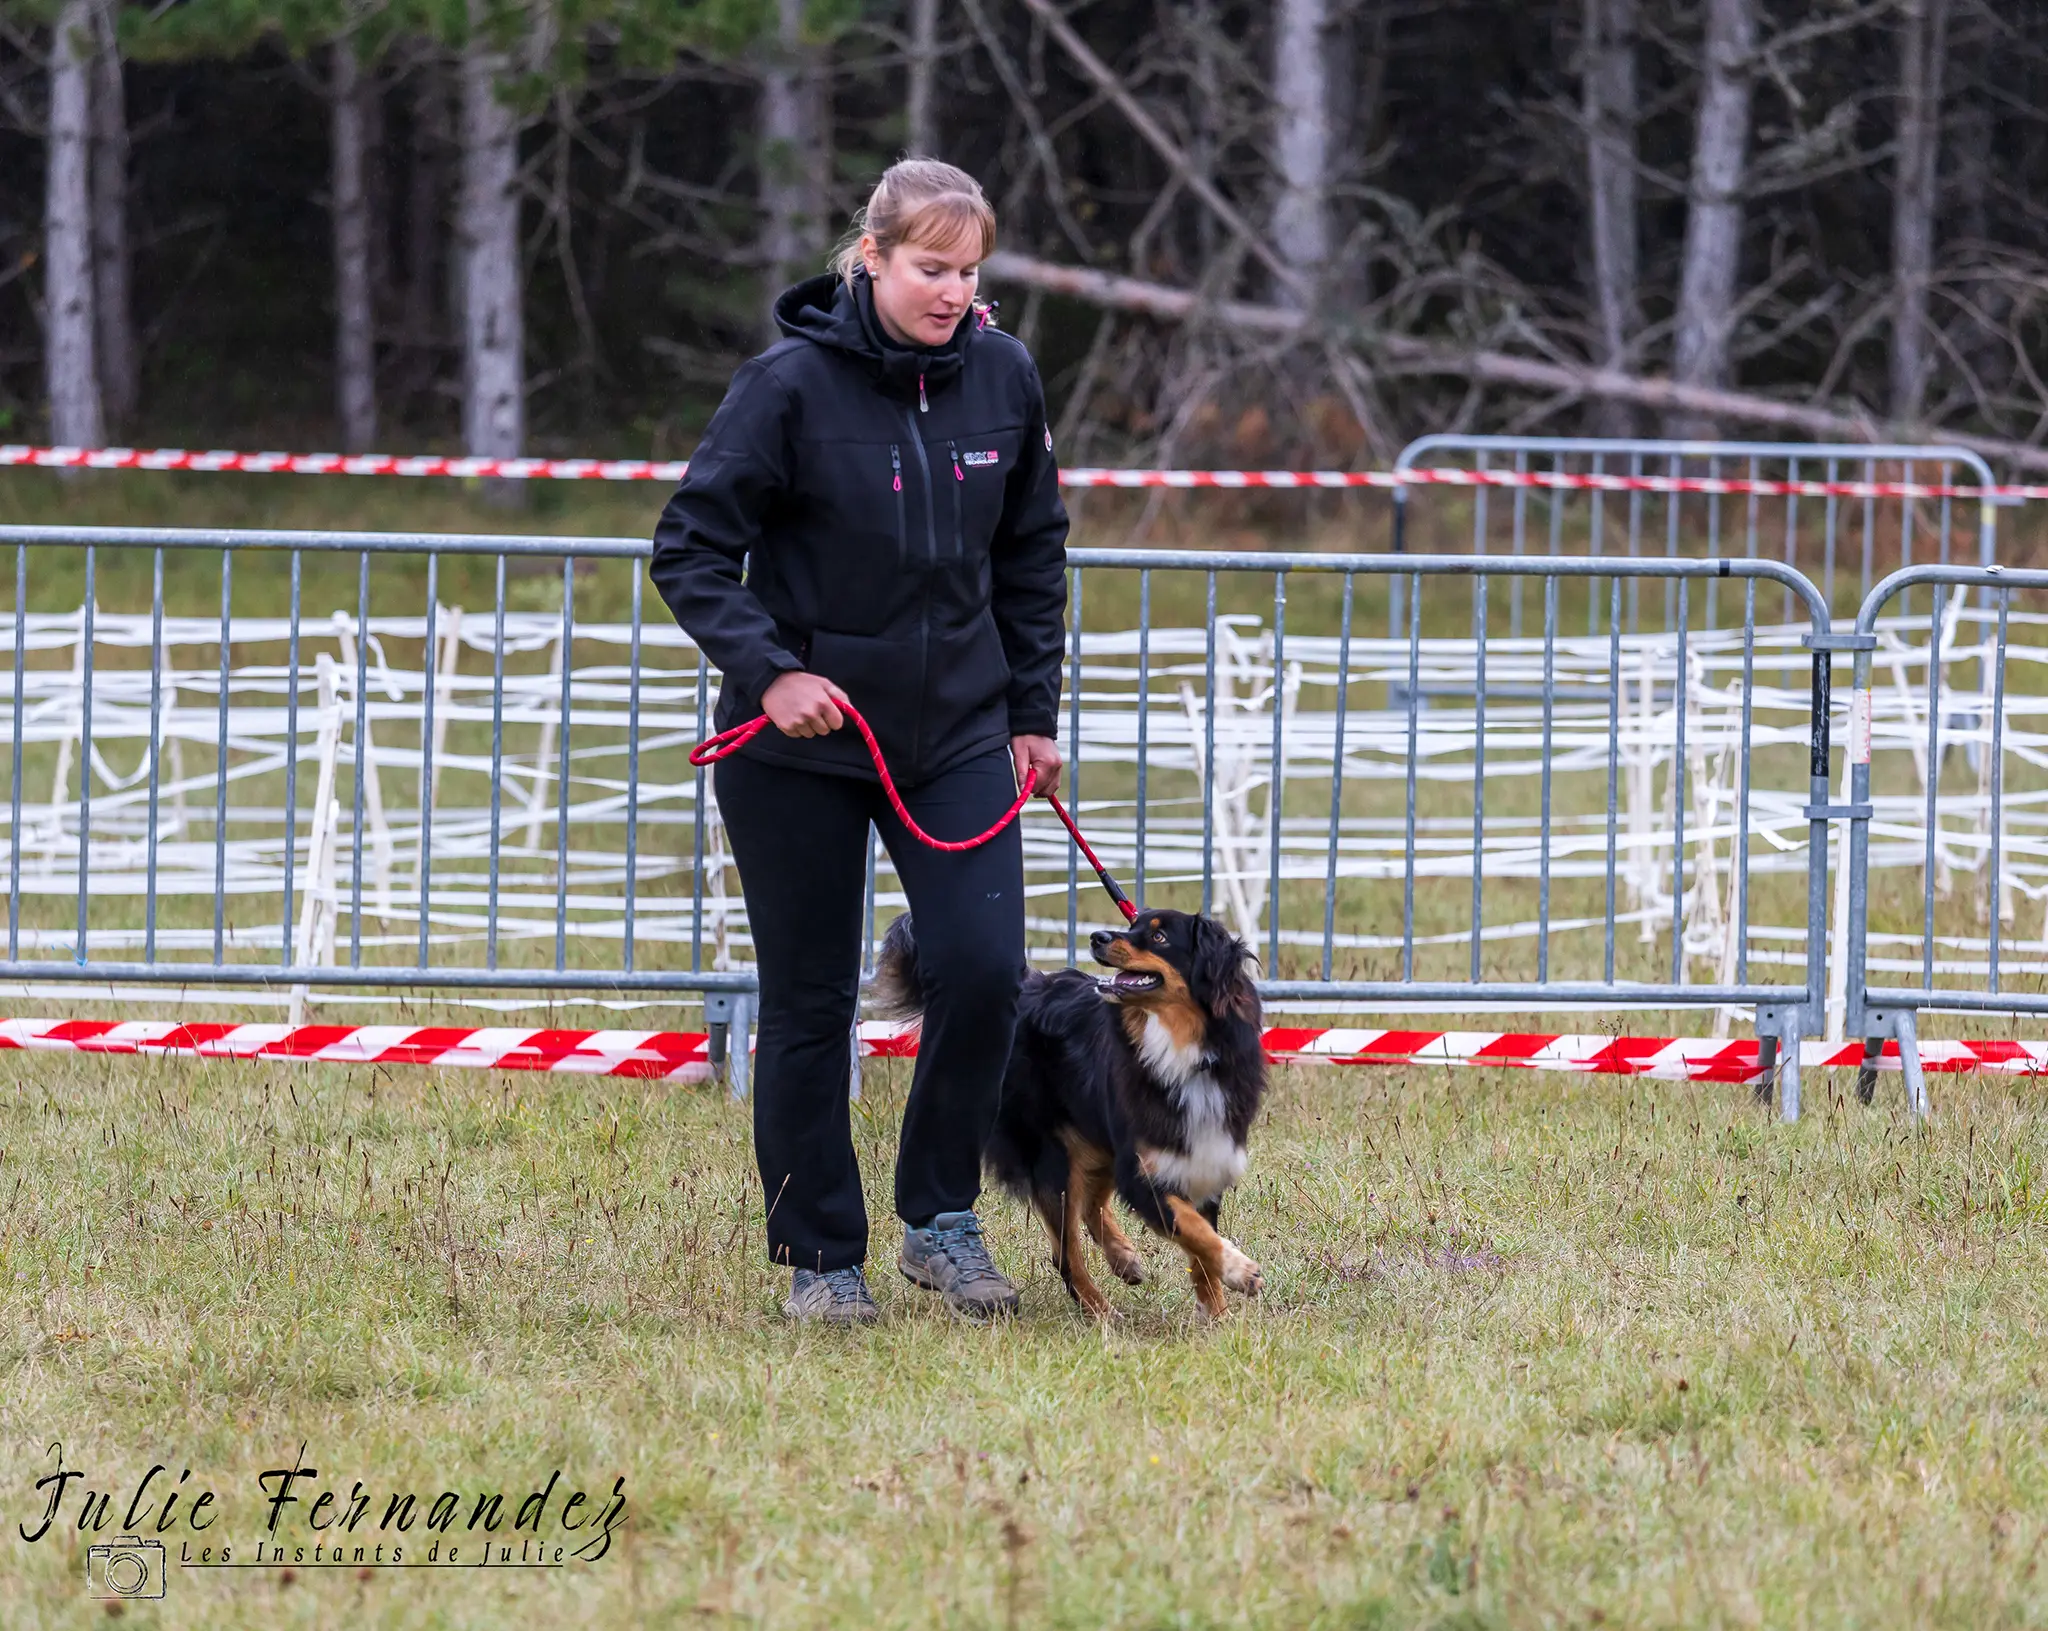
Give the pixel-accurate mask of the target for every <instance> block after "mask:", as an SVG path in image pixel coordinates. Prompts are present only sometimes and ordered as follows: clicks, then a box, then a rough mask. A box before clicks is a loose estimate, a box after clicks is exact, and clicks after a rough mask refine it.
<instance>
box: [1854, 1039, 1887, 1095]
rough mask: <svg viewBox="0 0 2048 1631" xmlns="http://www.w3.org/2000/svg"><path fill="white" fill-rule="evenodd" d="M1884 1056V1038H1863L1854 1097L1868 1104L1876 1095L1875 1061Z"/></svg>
mask: <svg viewBox="0 0 2048 1631" xmlns="http://www.w3.org/2000/svg"><path fill="white" fill-rule="evenodd" d="M1883 1057H1884V1038H1883V1037H1881V1036H1867V1037H1865V1038H1864V1039H1863V1063H1862V1064H1861V1065H1859V1066H1857V1068H1856V1097H1857V1098H1858V1099H1860V1100H1861V1101H1862V1102H1863V1103H1865V1104H1868V1103H1870V1102H1871V1100H1873V1099H1875V1098H1876V1097H1877V1062H1878V1060H1880V1059H1881V1058H1883Z"/></svg>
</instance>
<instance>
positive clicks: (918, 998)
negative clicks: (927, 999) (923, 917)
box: [868, 912, 924, 1020]
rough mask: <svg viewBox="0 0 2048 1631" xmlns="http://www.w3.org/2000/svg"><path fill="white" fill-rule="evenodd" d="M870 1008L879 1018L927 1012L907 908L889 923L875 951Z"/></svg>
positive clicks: (906, 1017)
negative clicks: (880, 944) (880, 947)
mask: <svg viewBox="0 0 2048 1631" xmlns="http://www.w3.org/2000/svg"><path fill="white" fill-rule="evenodd" d="M868 1011H869V1012H870V1013H871V1014H873V1015H874V1016H875V1018H877V1019H893V1020H915V1019H921V1018H922V1017H923V1016H924V985H923V982H922V981H920V980H919V979H918V977H917V937H916V934H915V932H914V931H913V930H912V929H911V926H910V914H909V913H908V912H905V913H904V914H903V915H902V916H901V917H899V918H898V919H897V920H896V921H895V922H894V923H892V924H890V925H889V932H888V933H887V934H885V935H884V936H883V937H882V949H881V950H880V951H879V952H877V953H876V954H875V975H874V979H873V980H872V981H871V982H870V983H869V985H868Z"/></svg>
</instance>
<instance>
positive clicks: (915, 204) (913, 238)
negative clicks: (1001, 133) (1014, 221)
mask: <svg viewBox="0 0 2048 1631" xmlns="http://www.w3.org/2000/svg"><path fill="white" fill-rule="evenodd" d="M863 235H865V236H867V237H871V238H873V239H874V240H875V247H876V248H877V249H878V250H880V251H881V252H882V253H883V254H884V255H886V254H888V253H889V252H890V251H891V250H893V249H895V248H897V247H898V246H899V245H901V244H907V243H922V244H951V243H953V242H955V241H957V240H959V239H962V238H969V237H973V238H978V239H979V240H980V244H981V251H980V253H981V258H982V259H984V260H985V259H987V258H988V256H989V255H991V254H992V253H994V251H995V247H996V212H995V211H994V210H993V209H991V208H990V207H989V202H988V199H987V198H985V197H984V196H983V195H982V191H981V183H980V182H978V181H976V180H975V179H974V177H972V176H971V175H969V174H968V173H967V172H966V171H965V170H962V169H959V168H958V167H956V166H954V165H951V164H943V163H941V162H940V161H939V160H937V159H898V160H897V161H896V162H895V163H894V164H892V165H890V166H889V168H888V169H886V170H884V171H883V172H882V179H881V180H880V181H878V182H876V183H875V190H874V191H873V192H871V193H869V194H868V201H867V203H866V204H865V205H864V206H862V208H861V209H860V210H858V211H857V212H856V213H855V215H854V217H853V227H852V229H851V230H850V231H849V232H848V233H847V234H846V236H845V237H844V238H842V239H840V240H839V247H838V248H837V249H835V250H834V251H833V252H832V270H833V271H835V272H837V273H838V274H839V275H840V276H841V277H842V278H844V279H845V280H846V281H847V282H848V283H851V282H852V281H853V274H854V273H855V272H857V271H859V270H860V269H861V268H862V267H863V266H864V265H865V264H866V262H865V261H864V260H863V259H862V257H861V252H860V241H861V238H862V237H863Z"/></svg>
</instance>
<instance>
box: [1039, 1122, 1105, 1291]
mask: <svg viewBox="0 0 2048 1631" xmlns="http://www.w3.org/2000/svg"><path fill="white" fill-rule="evenodd" d="M1084 1198H1085V1196H1084V1191H1083V1189H1082V1187H1081V1184H1080V1174H1078V1173H1077V1172H1075V1171H1074V1170H1073V1166H1072V1163H1071V1162H1069V1161H1068V1160H1067V1159H1066V1152H1065V1151H1064V1150H1059V1151H1057V1153H1056V1152H1055V1150H1053V1149H1047V1150H1046V1151H1045V1152H1044V1153H1043V1154H1041V1155H1040V1156H1039V1158H1038V1160H1037V1161H1036V1162H1035V1163H1034V1164H1033V1167H1032V1173H1031V1209H1032V1211H1034V1212H1036V1213H1037V1214H1038V1220H1039V1222H1041V1223H1043V1224H1044V1225H1045V1232H1046V1233H1047V1234H1049V1235H1051V1236H1052V1259H1053V1264H1054V1266H1055V1267H1056V1268H1058V1270H1059V1271H1060V1281H1061V1283H1062V1284H1063V1285H1065V1286H1066V1288H1067V1294H1068V1295H1069V1296H1071V1297H1072V1298H1073V1299H1074V1301H1075V1302H1077V1303H1079V1304H1080V1305H1081V1306H1082V1307H1083V1308H1084V1309H1086V1310H1087V1311H1088V1313H1089V1314H1091V1315H1092V1316H1093V1317H1094V1318H1096V1319H1109V1318H1112V1317H1113V1316H1114V1315H1115V1312H1116V1310H1115V1309H1113V1308H1112V1307H1111V1306H1110V1303H1109V1299H1108V1298H1107V1297H1105V1296H1103V1294H1102V1291H1101V1288H1100V1287H1098V1286H1097V1285H1096V1284H1095V1280H1094V1277H1093V1276H1092V1275H1090V1274H1089V1272H1088V1263H1087V1260H1086V1259H1085V1258H1084V1257H1083V1256H1082V1255H1081V1252H1082V1248H1081V1238H1082V1227H1081V1210H1082V1205H1083V1202H1084Z"/></svg>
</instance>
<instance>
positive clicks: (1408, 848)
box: [1401, 572, 1422, 980]
mask: <svg viewBox="0 0 2048 1631" xmlns="http://www.w3.org/2000/svg"><path fill="white" fill-rule="evenodd" d="M1408 594H1409V611H1408V803H1407V815H1406V818H1405V820H1404V823H1403V826H1402V839H1401V849H1402V858H1401V867H1402V874H1401V875H1402V883H1401V978H1402V979H1404V980H1412V979H1414V978H1415V772H1416V747H1417V744H1416V718H1417V710H1418V708H1419V706H1420V703H1421V700H1422V673H1421V669H1422V574H1421V573H1419V572H1418V573H1416V574H1414V575H1413V576H1412V577H1411V578H1410V580H1409V585H1408Z"/></svg>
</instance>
